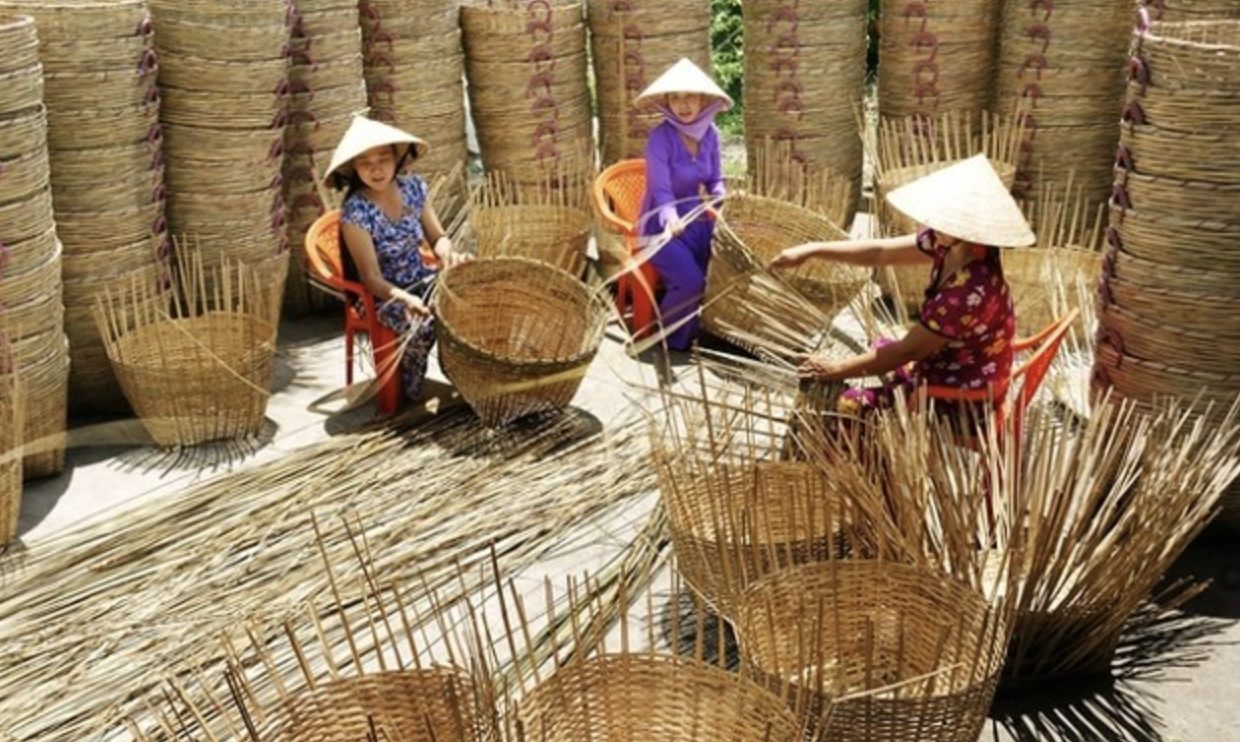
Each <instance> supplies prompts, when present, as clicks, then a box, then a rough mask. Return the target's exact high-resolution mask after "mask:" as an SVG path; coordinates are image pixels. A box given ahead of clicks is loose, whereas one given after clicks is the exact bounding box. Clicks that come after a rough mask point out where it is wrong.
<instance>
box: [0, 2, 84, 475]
mask: <svg viewBox="0 0 1240 742" xmlns="http://www.w3.org/2000/svg"><path fill="white" fill-rule="evenodd" d="M0 7H3V6H0ZM0 48H3V49H5V54H4V57H3V58H2V59H0V81H2V82H0V337H2V338H3V339H4V340H5V341H6V342H7V344H8V346H7V350H6V351H5V352H6V354H7V355H8V357H9V358H11V359H12V361H13V363H14V365H15V366H16V371H17V373H18V375H19V376H20V378H21V383H22V387H23V390H24V394H23V402H22V405H23V408H24V411H23V418H24V420H25V430H24V432H23V434H22V440H23V441H24V442H25V444H26V448H25V451H24V453H23V458H24V462H23V466H22V473H23V476H24V477H26V478H28V479H31V478H35V477H44V476H50V475H53V474H58V473H60V471H61V470H62V469H63V468H64V444H63V441H62V440H61V438H62V436H63V434H64V431H65V416H66V412H67V407H68V392H69V345H68V341H67V339H66V337H65V332H64V312H65V310H64V299H63V279H62V278H61V254H62V248H61V245H60V241H59V240H58V239H57V238H56V226H55V221H54V219H53V216H52V190H51V187H50V185H49V183H50V180H51V166H50V163H49V159H48V140H47V137H48V131H47V109H46V108H44V106H43V74H42V67H41V66H40V64H39V39H38V34H37V31H36V29H35V21H34V19H33V18H31V17H30V16H28V15H10V14H8V12H7V11H5V12H0Z"/></svg>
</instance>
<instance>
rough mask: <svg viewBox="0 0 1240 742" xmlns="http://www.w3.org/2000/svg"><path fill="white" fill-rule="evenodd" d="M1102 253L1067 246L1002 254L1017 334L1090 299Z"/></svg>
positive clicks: (1044, 324) (1026, 332)
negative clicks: (1013, 308)
mask: <svg viewBox="0 0 1240 742" xmlns="http://www.w3.org/2000/svg"><path fill="white" fill-rule="evenodd" d="M1101 262H1102V253H1099V252H1096V251H1094V250H1084V249H1080V248H1071V247H1051V248H1045V247H1030V248H1023V249H1020V250H1009V251H1007V252H1005V253H1004V254H1003V274H1004V276H1005V277H1006V278H1007V282H1008V286H1009V287H1010V288H1011V290H1012V301H1013V303H1014V304H1015V307H1016V329H1017V334H1018V335H1032V334H1034V333H1036V332H1037V331H1038V330H1041V329H1042V328H1044V327H1047V326H1048V325H1050V324H1051V322H1053V321H1054V320H1055V318H1057V317H1062V316H1063V315H1064V314H1065V313H1066V312H1068V311H1070V310H1071V309H1073V308H1078V309H1079V308H1081V306H1082V303H1083V302H1086V301H1088V300H1091V299H1092V294H1093V291H1092V289H1093V285H1094V283H1095V282H1096V281H1097V279H1098V272H1099V268H1100V266H1101Z"/></svg>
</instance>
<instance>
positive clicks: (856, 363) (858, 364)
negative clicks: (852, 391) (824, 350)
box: [797, 325, 948, 381]
mask: <svg viewBox="0 0 1240 742" xmlns="http://www.w3.org/2000/svg"><path fill="white" fill-rule="evenodd" d="M947 343H948V339H947V338H945V337H943V336H942V335H939V334H937V333H934V332H931V331H930V330H927V329H926V328H925V327H923V326H921V325H914V326H913V327H912V329H910V330H909V331H908V333H907V334H905V336H904V337H902V338H900V339H899V340H897V341H895V342H893V343H888V344H886V345H884V346H882V347H880V348H871V349H870V350H868V351H866V352H865V353H862V354H861V355H856V356H852V357H851V358H843V359H840V360H832V359H829V358H825V357H823V356H810V357H809V358H806V359H805V362H804V363H802V364H801V366H800V368H798V369H797V374H798V375H799V376H801V378H803V379H824V380H827V381H838V380H841V379H852V378H855V377H858V376H880V375H882V374H885V373H889V372H891V371H895V370H896V369H897V368H899V367H901V366H903V365H904V364H906V363H912V362H915V361H920V360H921V359H923V358H926V357H927V356H929V355H930V354H931V353H933V352H935V351H936V350H938V349H939V348H942V347H943V346H944V345H947Z"/></svg>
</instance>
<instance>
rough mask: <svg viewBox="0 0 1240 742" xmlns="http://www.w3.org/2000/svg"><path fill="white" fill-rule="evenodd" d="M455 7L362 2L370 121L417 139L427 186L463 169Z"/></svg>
mask: <svg viewBox="0 0 1240 742" xmlns="http://www.w3.org/2000/svg"><path fill="white" fill-rule="evenodd" d="M459 6H460V3H459V2H458V0H435V2H421V3H418V7H417V11H416V12H409V10H408V5H407V4H406V3H403V2H400V0H362V2H361V3H360V5H359V10H360V12H361V19H362V36H363V58H364V60H365V69H366V90H367V93H368V95H369V100H370V117H371V118H373V119H375V120H377V121H384V122H386V123H389V124H392V125H393V126H396V127H399V128H401V129H404V130H405V131H408V132H410V133H412V134H416V135H417V136H419V137H421V138H422V139H425V140H426V142H427V143H428V144H430V152H428V153H427V154H426V155H425V156H424V157H422V158H421V159H420V160H418V163H417V165H416V168H417V170H418V172H420V173H422V174H423V175H425V176H426V177H427V178H430V177H431V176H434V175H436V174H439V173H448V172H451V171H452V170H453V169H455V168H458V167H464V166H465V164H466V161H467V160H468V158H469V152H468V149H467V147H466V141H465V88H464V84H463V79H464V75H465V61H464V54H463V52H462V51H461V29H460V21H459V18H458V16H459Z"/></svg>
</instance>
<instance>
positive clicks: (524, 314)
mask: <svg viewBox="0 0 1240 742" xmlns="http://www.w3.org/2000/svg"><path fill="white" fill-rule="evenodd" d="M434 306H435V314H436V317H437V319H438V330H439V342H440V346H439V360H440V365H441V366H442V367H443V372H444V374H445V375H446V376H447V377H448V379H449V380H450V381H451V382H452V383H453V384H454V385H455V386H456V388H457V390H458V391H459V392H460V393H461V396H462V397H464V398H465V401H466V402H468V403H469V405H470V407H472V408H473V409H474V411H475V412H476V413H477V414H478V416H479V417H480V418H482V421H483V422H484V423H485V424H487V425H489V426H493V427H494V426H501V425H505V424H507V423H509V422H511V421H513V420H516V419H517V418H520V417H524V416H525V415H529V414H532V413H535V412H541V411H545V410H558V409H562V408H563V407H565V406H566V405H568V403H569V402H571V401H572V398H573V396H574V395H575V394H576V393H577V388H578V387H579V386H580V385H581V380H582V379H583V378H584V376H585V373H586V369H587V367H588V366H589V365H590V362H591V361H592V360H593V359H594V354H595V353H596V352H597V351H598V346H599V343H600V342H601V341H602V338H603V329H604V327H605V326H606V323H607V317H608V306H607V303H606V302H605V301H604V300H603V298H602V297H601V296H600V295H599V294H598V293H597V292H595V291H592V290H591V289H590V288H588V287H587V286H586V285H585V284H583V283H582V282H581V281H579V280H578V279H577V278H575V277H574V276H572V275H570V274H568V273H566V272H564V271H562V270H559V269H557V268H553V267H551V266H550V265H547V264H546V263H542V262H539V261H536V260H530V259H528V258H516V257H503V258H483V259H479V260H476V261H473V262H470V263H466V264H463V265H460V266H456V267H454V268H451V269H449V270H447V271H445V272H444V273H443V274H442V275H441V276H440V277H439V284H438V287H437V288H436V291H435V297H434Z"/></svg>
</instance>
